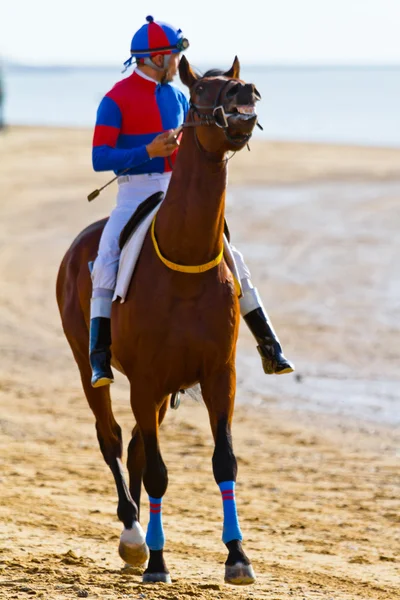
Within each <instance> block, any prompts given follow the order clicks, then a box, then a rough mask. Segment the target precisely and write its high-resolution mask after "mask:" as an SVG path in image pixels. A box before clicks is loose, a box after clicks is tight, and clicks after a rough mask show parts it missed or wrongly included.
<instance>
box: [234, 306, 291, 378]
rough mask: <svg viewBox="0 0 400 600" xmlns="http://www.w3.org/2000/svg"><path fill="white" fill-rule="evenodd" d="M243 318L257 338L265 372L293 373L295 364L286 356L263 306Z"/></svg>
mask: <svg viewBox="0 0 400 600" xmlns="http://www.w3.org/2000/svg"><path fill="white" fill-rule="evenodd" d="M243 318H244V320H245V321H246V323H247V325H248V327H249V329H250V331H251V333H252V334H253V335H254V337H255V338H256V340H257V343H258V346H257V350H258V352H259V353H260V356H261V360H262V364H263V369H264V373H266V374H267V375H272V374H274V373H275V374H276V375H283V373H292V372H293V371H294V365H293V363H291V362H290V360H288V359H287V358H286V357H285V356H284V354H283V351H282V347H281V345H280V343H279V340H278V337H277V335H276V333H275V331H274V328H273V327H272V324H271V323H270V321H269V319H268V315H267V314H266V313H265V312H264V310H263V309H262V308H261V307H259V308H256V309H255V310H252V311H251V312H249V313H247V315H244V317H243Z"/></svg>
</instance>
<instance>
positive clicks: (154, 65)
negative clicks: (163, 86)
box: [143, 54, 171, 73]
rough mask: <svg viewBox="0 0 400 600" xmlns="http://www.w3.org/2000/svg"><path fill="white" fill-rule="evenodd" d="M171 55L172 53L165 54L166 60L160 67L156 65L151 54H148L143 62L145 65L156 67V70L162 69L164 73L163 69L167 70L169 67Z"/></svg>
mask: <svg viewBox="0 0 400 600" xmlns="http://www.w3.org/2000/svg"><path fill="white" fill-rule="evenodd" d="M170 56H171V55H170V54H164V62H163V66H162V67H159V66H158V65H156V64H155V63H154V62H153V61H152V60H151V57H150V56H146V57H145V58H144V59H143V62H144V64H145V65H147V66H149V67H151V68H152V69H155V70H156V71H160V73H162V72H163V71H165V70H166V69H168V66H169V57H170Z"/></svg>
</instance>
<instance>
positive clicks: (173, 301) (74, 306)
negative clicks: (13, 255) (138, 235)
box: [57, 56, 260, 584]
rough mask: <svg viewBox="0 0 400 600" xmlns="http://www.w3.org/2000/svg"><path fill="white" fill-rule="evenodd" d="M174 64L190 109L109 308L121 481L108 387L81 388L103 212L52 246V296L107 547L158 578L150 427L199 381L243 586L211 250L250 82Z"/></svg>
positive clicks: (222, 303)
mask: <svg viewBox="0 0 400 600" xmlns="http://www.w3.org/2000/svg"><path fill="white" fill-rule="evenodd" d="M179 73H180V77H181V80H182V82H183V83H184V84H185V85H186V86H188V88H189V90H190V109H189V112H188V116H187V120H186V123H185V124H184V130H183V135H182V140H181V144H180V150H179V152H178V157H177V160H176V164H175V167H174V171H173V174H172V178H171V182H170V185H169V188H168V191H167V194H166V197H165V200H164V201H163V203H162V204H161V207H160V209H159V211H158V213H157V216H156V221H155V223H154V222H153V225H154V227H153V229H152V232H149V233H148V234H147V237H146V239H145V242H144V245H143V248H142V253H141V255H140V258H139V261H138V263H137V266H136V271H135V275H134V277H133V280H132V282H131V286H130V289H129V293H128V296H127V299H126V301H125V303H118V302H114V304H113V309H112V340H113V344H112V357H113V363H112V364H113V366H114V367H115V368H116V369H118V370H119V371H120V372H121V373H123V374H124V375H126V377H127V378H128V380H129V382H130V397H131V406H132V411H133V414H134V416H135V419H136V426H135V427H134V429H133V432H132V439H131V441H130V443H129V447H128V459H127V467H128V471H129V486H128V485H127V484H126V482H125V478H124V473H123V467H122V462H121V458H122V438H121V429H120V427H119V425H118V423H117V422H116V420H115V418H114V415H113V411H112V407H111V398H110V386H109V385H108V386H104V387H99V388H93V387H92V386H91V369H90V364H89V355H88V347H89V333H88V331H89V304H90V297H91V279H90V274H89V269H88V263H89V261H92V260H93V259H94V258H95V256H96V252H97V248H98V244H99V239H100V235H101V232H102V229H103V227H104V225H105V222H106V220H105V219H103V220H102V221H98V222H96V223H94V224H92V225H90V226H89V227H87V228H86V229H85V230H84V231H83V232H81V234H80V235H79V236H78V237H77V238H76V239H75V241H74V242H73V243H72V245H71V247H70V248H69V250H68V251H67V253H66V255H65V256H64V259H63V261H62V263H61V266H60V270H59V274H58V279H57V301H58V305H59V310H60V313H61V319H62V324H63V329H64V332H65V335H66V337H67V339H68V342H69V344H70V346H71V349H72V352H73V355H74V358H75V360H76V362H77V364H78V367H79V371H80V375H81V380H82V385H83V389H84V392H85V395H86V398H87V400H88V402H89V406H90V408H91V409H92V411H93V413H94V416H95V419H96V430H97V437H98V440H99V444H100V449H101V452H102V454H103V457H104V459H105V461H106V463H107V464H108V466H109V467H110V469H111V471H112V474H113V476H114V479H115V483H116V488H117V493H118V509H117V515H118V518H119V519H120V521H122V523H123V524H124V530H123V532H122V534H121V538H120V545H119V553H120V556H121V557H122V559H123V560H125V562H126V563H128V564H131V565H136V566H139V565H143V564H144V563H146V560H147V559H148V566H147V569H146V570H145V572H144V574H143V581H164V582H169V581H170V575H169V572H168V569H167V566H166V564H165V561H164V557H163V548H164V532H163V528H162V522H161V501H162V497H163V496H164V494H165V491H166V489H167V484H168V475H167V468H166V466H165V464H164V462H163V459H162V457H161V452H160V446H159V427H160V425H161V423H162V421H163V419H164V417H165V414H166V411H167V408H168V401H169V398H170V396H171V394H173V393H175V392H177V391H178V390H181V389H185V388H189V387H191V386H193V385H195V384H196V383H200V386H201V390H202V395H203V399H204V403H205V405H206V407H207V410H208V413H209V418H210V423H211V429H212V434H213V437H214V442H215V449H214V453H213V458H212V466H213V473H214V478H215V480H216V482H217V484H218V485H219V487H220V490H221V494H222V499H223V509H224V523H223V536H222V539H223V541H224V543H225V544H226V547H227V549H228V558H227V561H226V563H225V581H226V582H228V583H232V584H248V583H252V582H253V581H254V580H255V576H254V572H253V569H252V566H251V563H250V561H249V559H248V558H247V556H246V555H245V553H244V551H243V548H242V542H241V540H242V535H241V532H240V527H239V522H238V517H237V511H236V503H235V496H234V486H235V481H236V474H237V462H236V458H235V455H234V453H233V448H232V436H231V423H232V417H233V409H234V399H235V388H236V374H235V353H236V341H237V336H238V327H239V318H240V313H239V303H238V298H237V292H236V291H235V285H234V281H233V277H232V274H231V272H230V270H229V269H228V267H227V265H226V263H225V261H224V260H223V259H222V252H221V249H222V248H223V233H224V213H225V191H226V184H227V153H228V151H237V150H241V149H242V148H244V147H245V146H246V144H247V142H248V141H249V139H250V137H251V134H252V131H253V128H254V126H255V124H256V122H257V116H256V113H255V103H256V101H257V100H259V99H260V96H259V94H258V92H257V90H256V88H255V87H254V85H253V84H246V83H245V82H243V81H242V80H241V79H240V78H239V76H240V65H239V61H238V59H237V57H236V58H235V60H234V62H233V65H232V67H231V68H230V69H229V70H228V71H227V72H225V73H223V74H220V73H222V72H220V73H219V74H218V75H215V74H214V73H213V74H212V75H211V76H203V77H201V76H199V75H198V74H196V73H195V71H194V70H193V69H192V67H191V66H190V64H189V62H188V61H187V60H186V58H185V57H184V56H183V57H182V59H181V61H180V67H179ZM156 248H157V252H156ZM165 257H167V258H168V260H169V261H170V262H169V263H168V265H169V266H167V265H166V264H165V262H166V260H165ZM216 257H217V258H216ZM171 265H172V267H171ZM191 265H195V266H196V267H198V268H197V269H194V270H196V271H197V272H196V273H190V274H188V273H187V272H185V270H186V271H187V270H189V271H190V269H188V267H190V266H191ZM192 270H193V269H192ZM142 479H143V483H144V486H145V489H146V491H147V493H148V495H149V499H150V522H149V526H148V530H147V536H146V537H145V536H144V532H143V530H142V528H141V526H140V524H139V505H140V490H141V484H142ZM149 549H150V550H149Z"/></svg>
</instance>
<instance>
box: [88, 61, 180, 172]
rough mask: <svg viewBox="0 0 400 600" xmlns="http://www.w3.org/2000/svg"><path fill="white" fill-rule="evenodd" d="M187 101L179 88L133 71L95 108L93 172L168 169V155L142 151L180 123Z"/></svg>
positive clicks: (173, 161)
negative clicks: (159, 135) (160, 135)
mask: <svg viewBox="0 0 400 600" xmlns="http://www.w3.org/2000/svg"><path fill="white" fill-rule="evenodd" d="M187 112H188V101H187V99H186V97H185V95H184V94H183V92H181V91H180V90H178V89H177V88H176V87H174V86H172V85H170V84H169V83H167V84H157V83H156V82H155V81H153V80H150V79H147V78H145V77H143V76H142V75H139V74H138V71H134V72H133V74H132V75H131V76H130V77H127V78H126V79H123V80H122V81H120V82H118V83H117V84H116V85H115V86H114V87H113V88H112V90H111V91H110V92H108V94H106V95H105V97H104V98H103V100H102V101H101V103H100V106H99V108H98V111H97V119H96V127H95V130H94V137H93V151H92V161H93V168H94V170H95V171H114V173H115V174H116V175H117V174H118V173H121V172H122V171H125V170H126V169H129V167H132V168H131V169H129V170H127V171H126V174H129V175H138V174H143V173H164V172H166V171H171V169H172V167H173V165H174V163H175V159H176V153H177V150H176V151H175V152H174V154H172V155H171V156H170V157H169V158H162V157H156V158H152V159H150V158H149V155H148V153H147V150H146V146H147V144H149V143H150V142H151V141H152V140H153V139H154V138H155V137H156V136H157V135H158V134H160V133H162V132H163V131H166V130H168V129H175V128H176V127H178V126H179V125H181V124H182V123H183V122H184V121H185V119H186V115H187Z"/></svg>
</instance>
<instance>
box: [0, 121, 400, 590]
mask: <svg viewBox="0 0 400 600" xmlns="http://www.w3.org/2000/svg"><path fill="white" fill-rule="evenodd" d="M90 141H91V133H90V132H88V131H85V130H76V131H73V130H61V129H48V130H38V129H34V128H31V129H27V128H14V129H11V130H9V131H8V132H7V133H6V135H4V136H1V137H0V165H1V167H0V189H1V199H2V217H1V219H0V279H1V282H2V285H1V286H0V307H1V313H0V314H1V320H0V347H1V357H2V361H1V364H0V405H1V416H0V460H1V472H0V473H1V474H0V482H1V486H2V495H1V502H0V540H1V541H0V598H6V599H9V598H27V597H29V596H31V597H35V596H36V597H41V598H45V599H51V600H53V599H64V598H76V597H89V598H90V597H97V598H105V599H113V600H114V599H117V598H118V599H119V598H148V599H153V598H154V599H167V598H168V599H174V598H175V599H179V600H183V599H185V600H186V599H189V598H199V599H202V600H210V599H214V598H220V599H223V600H228V599H229V600H231V598H233V597H235V598H238V599H240V600H245V599H246V600H247V599H253V598H254V599H270V600H272V599H274V600H278V599H279V600H289V599H292V598H294V599H301V600H302V599H303V598H306V599H307V600H314V599H324V600H330V599H335V600H364V599H370V598H373V599H388V600H389V599H390V600H391V599H394V598H400V552H399V550H400V534H399V529H400V528H399V524H400V520H399V485H400V480H399V458H400V450H399V438H400V435H399V428H398V424H399V405H400V402H399V391H398V390H399V379H400V376H399V373H398V364H399V358H400V351H399V348H400V326H399V322H400V320H399V317H400V304H399V301H398V298H399V276H398V275H397V273H398V265H397V262H398V256H399V251H400V247H399V246H400V241H399V235H398V231H399V230H400V211H399V205H400V174H399V173H400V172H399V165H400V151H396V150H385V149H373V148H368V149H367V148H345V147H339V146H319V145H311V144H267V143H265V142H259V141H256V142H255V143H254V144H253V145H252V152H251V153H242V154H239V155H237V156H236V157H235V158H234V159H233V160H232V162H231V165H230V174H229V180H230V187H229V198H228V208H227V216H228V220H229V225H230V228H231V231H232V235H233V241H234V243H235V244H236V245H237V246H238V247H239V248H240V249H241V250H242V251H243V253H244V254H245V256H246V258H247V261H248V263H249V265H250V267H251V270H252V273H253V278H254V281H255V282H256V284H257V286H258V287H259V288H260V291H261V294H262V297H263V298H264V301H265V304H266V306H267V308H268V309H269V312H270V314H271V317H272V319H273V322H274V324H275V326H276V329H277V330H278V332H279V334H280V336H281V338H282V341H283V343H284V348H285V351H286V353H287V355H288V356H290V357H291V358H293V360H295V362H296V364H297V374H296V376H295V375H293V376H284V377H281V378H277V377H266V376H264V375H263V374H262V372H261V367H260V365H259V358H258V355H257V353H256V350H255V346H254V342H253V341H252V339H251V337H250V334H249V333H248V332H247V330H246V329H245V327H242V328H241V333H240V341H239V352H238V361H237V362H238V391H237V408H236V412H235V419H234V444H235V450H236V454H237V457H238V462H239V478H238V486H237V497H238V509H239V514H240V517H241V524H242V530H243V533H244V538H245V549H246V552H247V553H248V555H249V556H250V558H251V559H252V561H253V564H254V568H255V571H256V574H257V577H258V579H257V583H256V584H255V585H254V586H251V587H248V588H245V589H235V588H231V587H228V586H227V585H225V584H224V583H223V562H224V560H225V558H226V552H225V549H224V546H223V544H222V542H221V540H220V538H221V506H220V497H219V493H218V488H217V487H216V485H215V483H214V481H213V477H212V471H211V456H212V451H213V447H212V441H211V434H210V431H209V425H208V422H207V416H206V413H205V409H204V407H203V406H202V405H201V404H196V403H194V402H193V401H192V400H191V399H185V400H184V401H183V406H182V407H181V408H180V409H179V410H178V411H177V412H170V413H169V414H168V416H167V419H166V422H165V426H163V428H162V438H161V443H162V450H163V455H164V459H165V461H166V464H167V466H168V468H169V474H170V485H169V488H168V492H167V495H166V498H165V502H164V505H165V531H166V536H167V552H166V560H167V564H168V566H169V568H170V571H171V576H172V579H173V585H171V586H163V585H162V584H159V585H156V586H151V587H148V586H144V585H143V584H141V582H140V573H139V572H130V573H129V572H125V571H123V570H122V569H121V567H122V564H121V561H120V559H119V557H118V554H117V546H118V536H119V532H120V524H119V522H118V520H117V518H116V515H115V511H116V494H115V491H114V484H113V481H112V477H111V474H110V473H109V472H108V469H107V467H106V465H105V464H104V463H103V459H102V457H101V455H100V451H99V449H98V446H97V440H96V436H95V430H94V425H93V418H92V415H91V413H90V411H89V408H88V406H87V404H86V400H85V398H84V396H83V392H82V390H81V387H80V383H79V378H78V372H77V368H76V366H75V364H74V362H73V359H72V355H71V352H70V350H69V347H68V344H67V342H66V340H65V338H64V336H63V334H62V331H61V327H60V322H59V316H58V313H57V308H56V303H55V295H54V285H55V277H56V273H57V269H58V265H59V262H60V260H61V257H62V255H63V253H64V252H65V250H66V249H67V247H68V245H69V244H70V242H71V240H72V239H73V237H74V236H75V235H76V233H77V232H79V231H80V230H81V229H82V228H83V227H84V226H85V225H87V224H88V223H89V222H91V221H93V220H96V219H97V218H100V217H102V216H104V215H105V214H107V213H108V212H109V211H110V209H111V207H112V203H113V195H114V192H115V188H114V190H113V189H108V190H107V191H106V192H104V193H103V194H102V195H101V196H100V197H99V198H98V199H97V200H96V201H95V202H93V203H91V204H89V203H87V201H86V195H87V194H88V193H89V192H90V191H91V190H92V189H93V188H95V187H98V186H99V185H101V184H103V183H104V182H106V181H107V180H108V174H94V173H92V172H91V167H90V150H89V147H90ZM113 399H114V407H115V412H116V416H117V419H118V421H119V422H120V424H121V426H122V427H123V431H124V439H125V443H126V442H127V440H128V439H129V431H130V428H131V427H132V425H133V417H132V415H131V411H130V407H129V401H128V394H127V386H126V383H125V381H123V378H122V377H119V378H118V380H117V383H116V384H115V386H114V388H113ZM146 513H147V510H146V507H145V504H144V506H143V515H144V518H143V522H144V524H146V522H147V519H146ZM86 594H87V595H86Z"/></svg>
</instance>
